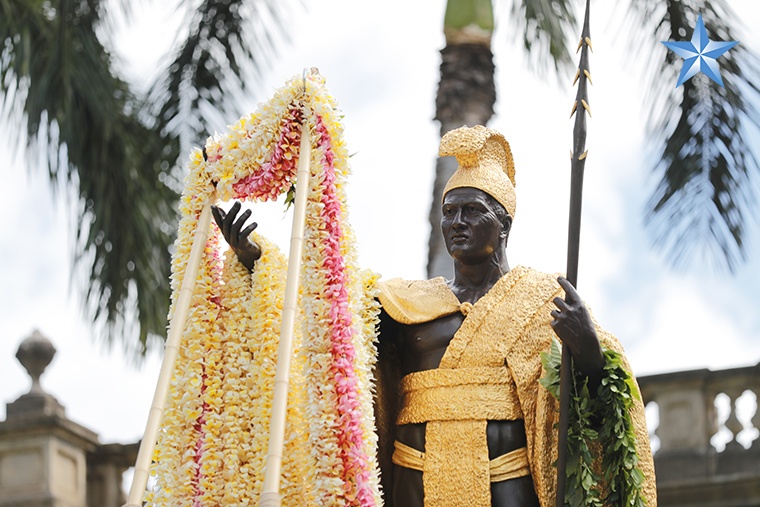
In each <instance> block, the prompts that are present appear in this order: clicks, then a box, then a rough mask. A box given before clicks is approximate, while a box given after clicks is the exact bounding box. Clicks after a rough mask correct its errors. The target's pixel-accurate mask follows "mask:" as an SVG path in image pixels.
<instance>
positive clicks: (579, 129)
mask: <svg viewBox="0 0 760 507" xmlns="http://www.w3.org/2000/svg"><path fill="white" fill-rule="evenodd" d="M590 3H591V2H590V0H586V14H585V16H584V18H583V30H582V31H581V40H580V42H578V51H580V52H581V57H580V61H579V62H578V70H577V71H576V73H575V79H574V80H573V85H575V84H576V83H578V92H577V93H576V95H575V102H573V108H572V111H571V112H570V117H571V118H572V116H573V115H575V126H574V127H573V150H572V152H571V154H570V157H571V158H572V161H571V164H570V171H571V173H570V219H569V225H568V231H567V279H568V280H569V281H570V283H572V284H573V286H575V287H577V286H578V253H579V247H580V235H581V204H582V202H583V169H584V168H585V166H586V156H587V155H588V151H586V113H588V115H589V117H591V107H590V106H589V105H588V85H589V84H593V82H592V80H591V72H590V70H589V50H591V51H593V47H592V45H591V30H590V27H589V7H590ZM571 371H572V359H571V357H570V350H569V349H568V347H567V345H563V346H562V369H561V374H560V398H559V443H558V446H559V448H558V457H557V502H556V505H557V507H563V506H564V504H565V483H566V478H567V472H566V469H567V432H568V422H569V410H570V384H571V382H572V374H571Z"/></svg>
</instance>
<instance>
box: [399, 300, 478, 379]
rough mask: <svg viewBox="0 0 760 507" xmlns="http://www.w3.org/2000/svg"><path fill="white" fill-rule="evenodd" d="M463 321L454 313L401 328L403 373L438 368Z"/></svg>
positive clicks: (460, 315) (459, 314)
mask: <svg viewBox="0 0 760 507" xmlns="http://www.w3.org/2000/svg"><path fill="white" fill-rule="evenodd" d="M463 321H464V315H462V314H461V313H455V314H452V315H447V316H445V317H441V318H439V319H435V320H433V321H430V322H425V323H423V324H413V325H405V326H402V328H401V336H400V338H401V343H400V345H401V351H400V352H401V358H402V366H403V373H404V374H405V375H406V374H408V373H412V372H415V371H422V370H432V369H434V368H438V365H439V364H440V363H441V358H443V355H444V353H445V352H446V348H447V347H448V345H449V343H451V340H452V338H454V335H455V334H456V332H457V331H458V330H459V327H460V326H461V325H462V322H463Z"/></svg>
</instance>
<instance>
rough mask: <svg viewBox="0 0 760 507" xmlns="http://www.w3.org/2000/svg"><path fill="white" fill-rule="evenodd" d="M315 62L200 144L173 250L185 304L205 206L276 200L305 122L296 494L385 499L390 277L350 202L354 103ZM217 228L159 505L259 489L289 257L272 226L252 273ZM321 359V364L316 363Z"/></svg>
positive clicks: (168, 432) (202, 276)
mask: <svg viewBox="0 0 760 507" xmlns="http://www.w3.org/2000/svg"><path fill="white" fill-rule="evenodd" d="M324 85H325V82H324V78H322V77H321V76H320V75H318V74H315V73H311V74H309V75H307V76H305V77H304V78H301V77H300V76H299V77H294V78H293V79H291V80H290V81H289V82H288V83H287V84H286V85H285V86H284V87H283V88H281V89H279V90H278V91H277V92H276V94H275V96H274V97H273V98H272V99H271V100H269V101H268V102H265V103H262V104H260V105H259V107H258V109H257V111H256V113H254V114H251V115H248V116H244V117H242V118H241V119H240V120H239V121H238V122H237V123H235V124H234V125H232V126H230V127H229V130H228V131H227V133H226V134H223V135H217V136H215V137H212V138H209V139H208V141H207V142H206V144H205V147H204V148H203V149H199V148H198V149H195V150H194V151H193V152H192V153H191V155H190V163H189V169H190V171H189V174H188V176H187V178H186V181H185V190H184V192H183V194H182V200H181V204H180V207H181V213H182V218H181V221H180V226H179V236H178V239H177V242H176V243H175V248H176V252H175V254H174V257H173V261H172V288H173V291H174V295H173V296H172V310H171V311H170V316H171V313H172V312H173V306H174V303H175V302H176V299H177V293H178V290H179V287H180V285H181V282H182V278H183V274H184V271H185V266H186V264H187V260H188V257H189V251H190V246H191V244H192V240H193V236H194V234H195V230H196V227H197V223H198V217H199V215H200V212H201V210H202V208H203V207H204V206H205V205H206V204H209V203H212V200H213V199H218V200H222V201H224V200H231V199H241V200H249V201H263V200H273V199H277V198H278V197H279V196H280V195H282V194H284V193H287V192H288V191H290V190H292V186H293V185H295V184H298V182H297V181H295V176H296V166H297V161H298V146H299V143H300V137H301V129H302V128H308V129H309V131H310V134H311V139H312V151H311V153H312V155H311V178H310V183H309V194H308V195H309V197H308V204H307V211H306V217H307V219H306V230H305V232H304V244H305V246H304V255H303V264H302V277H301V291H300V320H301V323H302V326H300V329H298V332H297V336H296V337H295V339H294V351H293V359H292V364H291V387H290V392H289V400H288V415H287V421H288V423H287V427H286V441H285V452H284V456H283V467H282V479H281V493H282V495H283V505H327V506H373V505H380V504H381V499H380V491H379V477H378V471H377V464H376V459H375V447H376V440H377V439H376V437H375V433H374V420H373V416H372V392H373V384H372V376H371V369H372V367H373V365H374V361H375V359H376V352H375V348H374V343H373V342H374V339H375V326H376V323H377V318H378V313H379V305H378V303H377V302H376V300H375V299H374V295H375V292H376V289H375V288H374V283H375V280H376V276H375V275H374V274H372V273H368V272H360V271H359V270H358V268H357V262H356V249H355V239H354V234H353V231H352V229H351V227H350V225H349V223H348V213H347V210H346V205H345V203H346V196H345V179H346V177H347V175H348V174H349V167H348V152H347V149H346V146H345V142H344V140H343V127H342V125H341V123H340V121H339V120H340V118H341V115H340V113H339V111H338V109H337V104H336V102H335V100H334V99H333V98H332V97H331V96H330V95H329V93H328V92H327V90H326V88H325V86H324ZM212 228H213V231H212V233H211V234H210V237H209V240H208V242H207V244H206V247H205V252H204V257H203V260H202V262H201V266H200V268H199V273H198V279H197V280H196V285H195V292H194V296H193V301H192V305H191V310H190V313H189V317H188V320H187V324H186V326H185V330H184V333H183V338H182V345H181V347H180V353H179V358H178V364H177V367H176V371H175V372H174V376H173V378H172V382H171V390H170V393H169V399H168V402H167V409H166V411H165V414H164V418H163V421H162V424H161V431H160V434H159V438H158V444H157V448H156V451H155V455H154V466H153V467H152V470H151V473H152V476H153V478H154V481H155V482H154V487H153V488H152V489H151V491H150V492H149V494H148V495H147V498H146V500H147V502H148V504H149V505H155V506H172V507H175V506H192V507H195V506H217V505H249V504H254V503H256V502H258V498H259V495H260V492H261V487H262V482H263V472H264V461H265V456H266V452H267V446H268V438H269V437H268V427H269V417H270V413H271V402H272V388H273V383H274V370H275V364H276V353H277V343H278V340H279V331H280V321H281V314H282V300H283V297H284V284H285V270H286V265H287V260H286V259H285V258H284V256H283V255H282V254H281V253H280V252H279V251H278V249H277V247H276V246H275V245H273V244H271V243H270V242H268V241H267V240H266V239H265V238H263V237H260V236H256V237H255V238H254V239H255V240H256V241H257V242H259V244H261V246H262V251H263V255H262V258H261V259H259V260H258V261H257V262H256V266H255V270H254V272H253V274H252V275H251V274H249V273H248V271H247V270H246V269H245V268H244V267H243V266H242V265H241V264H240V263H239V262H238V261H237V260H236V259H235V256H234V254H233V253H232V252H231V251H229V250H228V251H227V252H226V254H223V253H222V248H221V246H222V245H221V244H222V243H223V241H221V240H220V231H219V230H218V228H217V227H216V225H212ZM307 372H308V375H307Z"/></svg>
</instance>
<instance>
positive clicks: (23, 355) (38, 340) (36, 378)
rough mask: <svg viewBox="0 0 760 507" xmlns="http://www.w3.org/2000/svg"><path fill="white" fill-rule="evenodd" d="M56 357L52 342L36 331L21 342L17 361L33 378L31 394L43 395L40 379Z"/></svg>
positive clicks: (17, 352)
mask: <svg viewBox="0 0 760 507" xmlns="http://www.w3.org/2000/svg"><path fill="white" fill-rule="evenodd" d="M54 356H55V347H54V346H53V344H52V343H50V340H48V339H47V338H45V336H44V335H43V334H42V333H40V332H39V330H37V329H35V330H34V332H32V335H31V336H30V337H29V338H27V339H25V340H24V341H22V342H21V344H20V345H19V346H18V351H16V359H18V361H19V362H20V363H21V366H23V367H24V368H25V369H26V371H27V373H28V374H29V376H30V377H32V388H31V389H30V390H29V393H30V394H31V393H35V394H36V393H43V392H44V391H43V390H42V386H41V385H40V377H41V376H42V373H43V372H44V371H45V368H47V366H48V365H49V364H50V362H51V361H52V360H53V357H54Z"/></svg>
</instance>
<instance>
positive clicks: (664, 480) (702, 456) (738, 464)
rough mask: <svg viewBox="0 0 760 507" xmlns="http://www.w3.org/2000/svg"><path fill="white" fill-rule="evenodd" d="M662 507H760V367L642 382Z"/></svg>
mask: <svg viewBox="0 0 760 507" xmlns="http://www.w3.org/2000/svg"><path fill="white" fill-rule="evenodd" d="M638 380H639V384H640V386H641V394H642V397H643V399H644V403H645V404H646V405H647V417H648V418H649V419H650V422H653V423H654V424H653V425H654V426H655V427H654V429H653V431H651V435H650V436H651V438H652V444H653V448H654V449H656V453H655V467H656V470H657V485H658V494H659V498H660V502H659V504H660V505H693V506H697V505H700V506H708V505H709V506H728V505H737V506H738V505H760V438H758V434H760V431H759V429H760V410H758V403H757V400H758V396H760V364H759V365H757V366H750V367H745V368H732V369H727V370H718V371H711V370H707V369H703V370H689V371H680V372H674V373H665V374H660V375H651V376H646V377H639V379H638Z"/></svg>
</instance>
